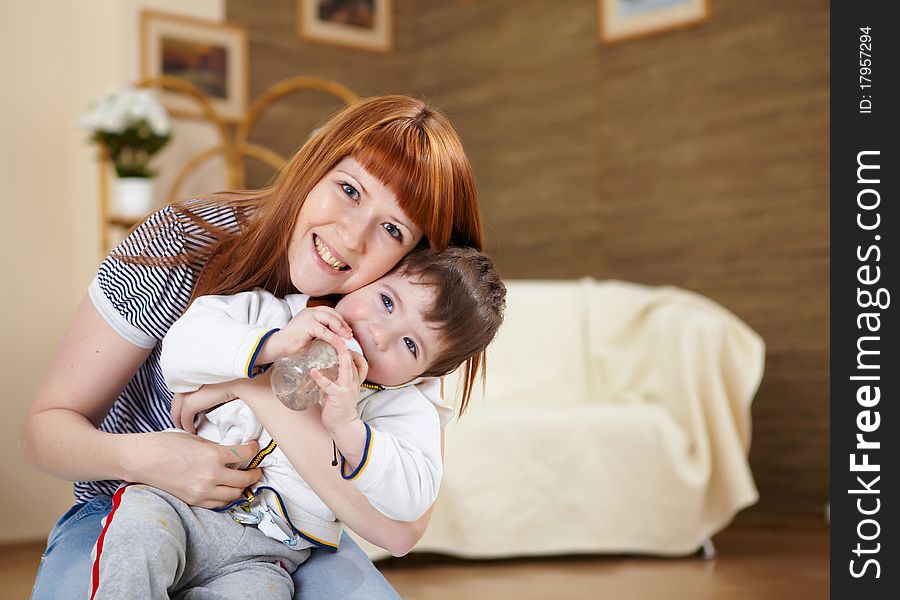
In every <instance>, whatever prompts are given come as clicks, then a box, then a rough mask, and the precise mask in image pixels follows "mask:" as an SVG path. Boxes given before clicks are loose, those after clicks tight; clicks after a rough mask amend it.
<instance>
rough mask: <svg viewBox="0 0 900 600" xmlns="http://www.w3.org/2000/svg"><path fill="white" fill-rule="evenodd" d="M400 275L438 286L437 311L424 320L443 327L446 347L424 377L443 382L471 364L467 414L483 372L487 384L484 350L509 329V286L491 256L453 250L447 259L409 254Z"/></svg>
mask: <svg viewBox="0 0 900 600" xmlns="http://www.w3.org/2000/svg"><path fill="white" fill-rule="evenodd" d="M394 272H395V273H400V274H404V275H411V276H413V277H416V278H418V279H419V284H421V285H429V286H434V289H435V300H434V305H433V306H432V307H431V308H430V309H429V310H428V311H427V312H426V313H425V315H424V318H425V320H426V321H428V322H429V323H435V324H436V325H437V327H438V329H439V331H440V332H441V335H442V336H443V343H444V346H443V350H442V351H441V353H440V354H439V355H438V357H437V358H436V359H435V360H434V361H433V362H432V363H431V365H430V366H429V367H428V369H427V370H426V371H425V372H424V373H422V375H423V376H426V377H441V376H443V375H447V374H448V373H452V372H453V371H455V370H456V369H457V368H459V366H460V365H462V364H463V363H466V368H465V373H464V376H463V381H464V384H463V394H462V400H461V402H460V406H459V414H462V413H463V412H464V411H465V410H466V406H467V405H468V403H469V398H470V396H471V395H472V385H473V383H474V381H475V377H476V376H477V375H478V372H479V370H480V371H481V379H482V384H483V383H484V378H485V361H484V359H483V357H484V350H485V348H487V346H488V344H490V343H491V341H492V340H493V339H494V335H496V333H497V329H498V328H499V327H500V324H501V323H503V310H504V309H505V308H506V286H505V285H503V281H501V279H500V275H499V274H498V273H497V271H496V270H495V269H494V262H493V261H492V260H491V258H490V257H489V256H488V255H486V254H484V253H483V252H479V251H478V250H476V249H475V248H469V247H462V246H451V247H449V248H447V249H446V250H444V251H443V252H441V253H434V252H432V251H431V249H430V248H428V247H427V246H421V247H419V248H417V249H415V250H413V251H412V252H410V253H409V254H407V255H406V256H405V257H404V258H403V259H402V260H401V261H400V262H399V263H398V264H397V266H396V267H394ZM470 359H472V360H470ZM467 361H468V362H467Z"/></svg>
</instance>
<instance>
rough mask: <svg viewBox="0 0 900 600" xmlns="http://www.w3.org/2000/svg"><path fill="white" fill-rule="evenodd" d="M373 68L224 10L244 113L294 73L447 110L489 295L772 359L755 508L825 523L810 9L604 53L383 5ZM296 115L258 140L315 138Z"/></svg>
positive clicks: (482, 3)
mask: <svg viewBox="0 0 900 600" xmlns="http://www.w3.org/2000/svg"><path fill="white" fill-rule="evenodd" d="M394 6H395V11H396V13H397V30H396V32H395V39H396V50H395V52H394V53H392V54H390V55H387V56H384V55H377V54H370V53H366V52H362V51H353V50H344V49H341V48H335V47H328V46H321V45H317V44H311V43H308V42H304V41H302V40H298V39H296V38H295V37H294V34H293V10H294V6H293V2H292V1H285V0H281V1H278V2H263V1H262V0H252V1H246V2H245V1H237V0H231V1H229V2H228V16H229V18H230V19H234V20H237V21H241V22H244V23H245V24H247V25H248V28H249V29H250V39H251V53H250V55H251V83H252V85H253V87H254V89H255V90H257V92H258V91H259V90H261V89H262V88H264V87H265V86H266V85H269V84H270V83H272V82H274V81H275V80H277V79H280V78H283V77H287V76H289V75H294V74H299V73H305V74H306V73H312V74H321V75H324V76H327V77H332V78H335V79H338V80H340V81H342V82H343V83H345V84H346V85H348V86H350V87H351V88H353V89H355V90H357V91H359V92H361V93H363V94H371V93H378V92H382V91H383V92H388V91H399V92H406V93H413V94H416V95H419V96H422V97H425V98H427V99H429V100H431V101H432V102H433V103H434V104H436V105H438V106H440V107H442V108H444V109H445V110H446V111H447V112H448V113H449V114H450V116H451V119H452V120H453V122H454V124H455V125H456V126H457V128H458V129H459V131H460V134H461V136H462V138H463V141H464V143H465V145H466V149H467V151H468V153H469V155H470V158H471V159H472V162H473V164H474V166H475V170H476V175H477V178H478V181H479V187H480V190H481V194H482V208H483V213H484V215H485V218H486V221H487V223H488V240H489V250H490V251H491V252H492V254H494V255H495V256H496V258H497V261H498V265H499V267H500V269H501V271H502V272H503V274H504V276H506V277H510V278H517V277H529V278H531V277H549V278H569V277H579V276H581V275H593V276H595V277H598V278H618V279H624V280H629V281H638V282H643V283H650V284H671V285H677V286H681V287H685V288H689V289H692V290H695V291H698V292H700V293H702V294H705V295H707V296H709V297H710V298H712V299H714V300H716V301H717V302H720V303H721V304H723V305H724V306H726V307H728V308H729V309H730V310H732V311H733V312H734V313H735V314H737V315H738V316H739V317H741V318H742V319H744V320H745V321H746V322H747V323H748V324H750V325H751V326H752V327H753V328H754V329H756V331H758V332H759V333H760V334H761V335H762V336H763V338H764V339H765V340H766V343H767V357H766V359H767V366H766V375H765V378H764V380H763V384H762V387H761V389H760V392H759V394H758V395H757V397H756V400H755V402H754V406H753V419H754V436H753V446H752V450H751V465H752V467H753V471H754V474H755V476H756V479H757V483H758V485H759V488H760V494H761V500H760V502H759V504H758V505H756V506H755V507H752V508H750V509H748V510H747V511H745V513H744V514H742V515H741V516H740V517H739V519H740V520H744V521H752V520H756V521H789V520H798V519H800V520H811V519H820V518H821V515H822V510H823V507H824V503H825V502H826V500H827V494H828V444H827V435H828V385H827V384H828V335H829V332H828V311H829V304H828V293H829V291H828V284H829V281H828V219H829V214H828V168H829V162H828V161H829V155H828V101H829V96H828V51H829V49H828V30H829V16H828V15H829V13H828V3H827V1H826V0H796V1H794V2H791V3H784V2H778V1H776V0H759V1H758V2H752V3H747V2H741V1H740V0H714V1H713V11H714V15H713V19H712V21H710V22H709V23H707V24H705V25H702V26H699V27H694V28H689V29H685V30H681V31H675V32H670V33H667V34H663V35H660V36H656V37H649V38H646V39H642V40H636V41H631V42H625V43H622V44H620V45H615V46H609V47H605V46H601V45H600V44H599V43H598V42H597V32H596V10H597V9H596V2H595V1H594V0H577V1H576V0H570V1H567V2H542V1H540V0H476V1H474V2H461V1H448V2H430V1H428V0H394ZM321 108H322V107H320V106H317V105H316V106H314V105H309V104H304V102H301V101H298V102H297V103H296V104H293V105H291V106H290V107H286V108H284V109H283V110H282V111H280V112H279V113H278V114H273V115H272V116H271V119H272V122H271V123H269V124H267V125H266V126H265V127H262V128H260V131H259V132H258V134H259V136H260V139H264V140H265V141H267V142H270V143H273V144H279V143H281V144H284V143H290V144H295V143H297V142H299V141H300V139H301V137H300V136H301V134H299V133H298V134H295V135H293V136H289V140H286V138H285V135H284V133H283V132H284V131H285V127H286V123H291V122H295V121H299V120H300V119H302V118H304V115H315V116H314V117H310V118H315V119H317V118H319V115H321V114H322V113H321V112H320V110H321Z"/></svg>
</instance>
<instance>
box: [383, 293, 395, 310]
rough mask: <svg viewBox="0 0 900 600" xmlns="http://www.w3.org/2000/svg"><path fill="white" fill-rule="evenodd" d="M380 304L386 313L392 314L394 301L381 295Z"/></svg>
mask: <svg viewBox="0 0 900 600" xmlns="http://www.w3.org/2000/svg"><path fill="white" fill-rule="evenodd" d="M381 303H382V304H384V307H385V308H386V309H387V311H388V312H394V301H393V300H391V297H390V296H385V295H384V294H382V295H381Z"/></svg>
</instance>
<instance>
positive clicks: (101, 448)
mask: <svg viewBox="0 0 900 600" xmlns="http://www.w3.org/2000/svg"><path fill="white" fill-rule="evenodd" d="M451 242H452V243H453V244H456V245H468V246H473V247H476V248H479V249H480V248H481V247H482V228H481V218H480V215H479V212H478V202H477V197H476V193H475V184H474V179H473V176H472V173H471V169H470V166H469V163H468V160H467V159H466V157H465V154H464V153H463V150H462V146H461V144H460V141H459V138H458V136H457V135H456V133H455V131H454V130H453V128H452V126H451V125H450V124H449V122H448V121H447V120H446V118H445V117H444V116H443V115H442V114H440V113H438V112H436V111H434V110H433V109H431V108H429V107H427V106H426V105H424V104H423V103H422V102H420V101H417V100H414V99H412V98H407V97H404V96H386V97H380V98H372V99H369V100H364V101H361V102H359V103H357V104H354V105H353V106H350V107H348V108H346V109H344V110H343V111H341V112H340V113H338V114H337V115H336V116H335V117H333V118H332V119H331V120H330V121H329V122H328V123H326V124H325V125H324V126H323V127H322V128H321V129H320V130H318V131H317V132H316V133H315V134H314V135H313V137H312V138H311V139H310V140H309V141H307V143H306V144H304V145H303V147H302V148H300V150H298V151H297V153H296V154H295V155H294V156H293V157H292V158H291V160H290V161H289V162H288V164H287V165H286V166H285V167H284V168H283V169H282V171H281V172H280V173H279V176H278V179H277V180H276V182H275V184H274V185H273V186H271V187H269V188H266V189H263V190H260V191H258V192H241V193H227V194H218V195H216V196H213V197H210V198H206V199H202V200H193V201H188V202H182V203H176V204H174V205H173V206H169V207H165V208H163V209H162V210H160V211H158V212H157V213H155V214H154V215H151V216H150V217H149V218H148V219H147V220H146V221H145V222H144V223H143V224H142V225H141V226H139V227H138V228H137V229H136V230H135V231H134V232H132V233H131V234H130V235H129V236H128V238H127V239H126V240H125V241H124V242H123V243H122V244H121V245H120V246H119V248H117V250H115V251H114V252H113V254H112V255H111V256H110V257H107V259H106V260H105V261H104V262H103V263H102V264H101V267H100V270H99V272H98V275H97V277H96V278H95V280H94V281H93V282H92V283H91V286H90V288H89V292H88V295H87V297H86V298H85V299H84V300H83V301H82V303H81V305H80V306H79V308H78V309H77V311H76V314H75V316H74V318H73V320H72V322H71V324H70V326H69V329H68V331H67V332H66V334H65V336H64V338H63V340H62V342H61V344H60V347H59V349H58V351H57V354H56V356H55V357H54V359H53V360H52V362H51V364H50V366H49V367H48V370H47V373H46V375H45V377H44V380H43V381H42V383H41V385H40V387H39V389H38V392H37V396H36V398H35V400H34V402H33V403H32V406H31V409H30V411H29V413H28V416H27V417H26V420H25V423H24V426H23V431H22V446H23V449H24V450H25V452H26V455H27V457H28V459H29V460H30V462H32V463H33V464H34V465H35V466H37V467H38V468H39V469H42V470H44V471H46V472H48V473H51V474H53V475H55V476H57V477H60V478H65V479H69V480H76V484H75V495H76V499H77V503H76V504H75V506H73V507H72V508H71V509H70V510H69V512H67V513H66V514H65V515H63V517H62V518H61V519H60V522H59V523H57V525H56V526H55V527H54V529H53V531H52V532H51V534H50V538H49V540H48V547H47V551H46V552H45V556H44V559H43V560H42V565H41V568H40V571H39V573H38V579H37V582H36V584H35V591H34V596H33V597H34V598H63V597H66V598H68V597H72V598H76V597H78V598H82V597H86V595H87V589H88V583H89V580H90V574H89V565H90V550H91V547H92V545H93V544H94V542H95V541H96V539H97V536H98V535H99V532H100V519H101V518H102V517H103V516H104V515H105V514H106V513H107V512H108V511H109V508H110V505H111V504H110V503H111V498H110V495H111V494H112V492H113V491H114V490H115V488H116V487H117V485H118V483H119V480H126V481H140V482H143V483H147V484H150V485H153V486H156V487H158V488H161V489H163V490H165V491H167V492H169V493H171V494H173V495H175V496H177V497H179V498H181V499H183V500H184V501H185V502H187V503H189V504H193V505H197V506H206V507H215V506H222V505H224V504H226V503H228V502H230V501H231V500H233V499H235V498H237V497H238V496H239V495H240V493H241V491H242V490H243V489H244V488H245V487H246V486H247V485H250V484H252V483H253V482H254V481H255V480H256V479H257V478H258V477H259V473H258V471H246V472H244V471H237V470H234V469H230V468H229V465H230V464H233V463H235V462H237V459H236V457H235V454H237V455H239V456H242V457H245V456H247V455H252V454H253V453H254V452H256V450H257V449H256V448H255V447H253V446H252V445H245V446H234V447H222V446H217V445H215V444H210V443H208V442H205V441H203V440H200V439H199V438H196V437H194V436H189V435H187V434H184V435H173V434H170V433H167V434H163V433H158V432H159V431H160V430H161V429H165V428H166V427H170V426H171V423H172V421H171V417H170V414H169V410H170V403H171V394H170V393H169V392H168V390H166V389H165V386H164V385H162V380H161V378H160V371H159V350H160V348H159V340H161V339H162V337H163V335H164V334H165V332H166V330H167V329H168V327H169V326H170V325H171V324H172V322H173V321H174V320H175V319H176V318H177V317H178V316H180V315H181V313H182V312H183V311H184V310H185V309H186V308H187V305H188V304H189V302H190V300H191V299H193V298H195V297H197V296H200V295H205V294H233V293H236V292H241V291H246V290H250V289H252V288H253V287H262V288H265V289H266V290H268V291H270V292H272V293H273V294H276V295H278V296H282V295H284V294H286V293H290V292H294V291H301V292H303V293H306V294H310V295H312V296H322V295H327V294H341V293H346V292H349V291H352V290H355V289H358V288H360V287H362V286H363V285H366V284H368V283H370V282H372V281H374V280H375V279H377V278H379V277H381V276H382V275H383V274H385V273H386V272H387V271H388V270H390V269H391V267H393V266H394V265H395V264H396V263H397V261H398V260H399V259H400V258H401V257H402V256H404V255H405V254H406V253H407V252H409V251H410V250H412V249H413V248H414V247H416V246H417V245H418V244H420V243H428V244H430V245H431V247H432V248H433V249H435V250H437V251H440V250H443V249H444V248H445V247H446V246H447V245H448V244H449V243H451ZM480 358H481V357H478V359H476V360H474V361H471V362H470V364H467V367H466V376H467V383H468V385H471V383H472V380H473V379H474V374H475V372H476V370H477V367H478V363H480ZM263 410H264V409H263ZM260 418H261V420H262V421H263V422H264V424H266V425H267V426H269V423H267V422H266V421H268V420H269V419H270V417H268V416H260ZM273 435H274V437H275V439H276V440H277V441H278V443H279V445H280V446H281V447H282V448H283V449H284V450H285V452H286V453H287V454H288V456H290V457H291V459H292V462H293V463H294V467H295V468H296V469H297V470H298V472H300V474H301V475H302V476H303V477H304V479H305V480H306V481H307V482H308V483H309V484H310V485H311V486H312V487H313V489H314V490H315V492H316V493H317V494H318V495H319V496H320V497H322V498H323V499H324V500H325V501H326V503H328V504H329V506H330V507H331V508H332V510H333V511H334V512H335V514H337V516H338V517H339V518H340V519H341V520H342V521H343V522H344V523H346V524H347V525H348V526H350V527H351V528H352V529H354V530H355V531H357V532H358V533H359V534H360V535H362V536H363V537H365V538H367V539H369V540H370V541H372V542H373V543H375V544H377V545H379V546H381V547H383V548H385V549H387V550H388V551H390V552H391V553H393V554H395V555H401V554H404V553H406V552H408V551H409V549H410V548H411V547H412V546H413V545H414V544H415V542H416V541H418V539H419V538H420V537H421V535H422V533H423V532H424V530H425V527H426V525H427V523H428V519H429V517H430V513H429V514H426V515H425V516H424V517H423V518H422V519H420V520H419V521H418V522H416V523H400V522H395V521H391V520H389V519H387V518H386V517H384V516H383V515H381V514H380V513H379V512H378V511H376V510H375V509H374V508H372V507H371V506H370V505H369V504H368V502H366V501H365V498H363V497H362V495H361V494H359V493H358V492H356V490H355V489H354V488H353V487H352V486H349V485H346V482H343V481H342V480H341V478H340V477H336V476H335V475H336V474H335V471H334V469H333V467H332V466H331V456H330V452H331V443H330V441H328V438H327V436H326V435H325V434H324V430H323V429H322V427H321V423H316V422H315V421H314V419H310V418H298V419H296V420H295V421H294V422H292V423H291V429H290V430H289V431H288V430H283V433H281V434H279V435H276V434H275V433H274V432H273ZM295 580H296V581H297V589H298V598H326V599H327V598H357V597H358V598H393V597H396V594H395V592H394V591H393V590H392V589H391V587H390V585H388V584H387V582H386V581H385V580H384V579H383V578H382V577H381V575H380V574H379V573H378V571H377V570H376V569H375V568H374V566H373V565H372V563H371V562H370V561H368V559H367V558H366V557H365V555H364V554H363V553H362V552H361V550H360V549H359V548H358V547H357V546H356V545H355V544H353V542H352V541H351V540H350V539H349V538H348V537H347V536H346V534H345V535H344V537H343V539H342V543H341V550H340V551H339V552H338V553H336V554H332V555H327V556H326V555H324V554H320V555H319V556H317V557H315V558H312V559H310V560H309V561H307V562H306V563H305V564H304V565H303V566H301V567H300V569H298V571H297V573H296V575H295Z"/></svg>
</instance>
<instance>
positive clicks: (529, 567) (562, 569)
mask: <svg viewBox="0 0 900 600" xmlns="http://www.w3.org/2000/svg"><path fill="white" fill-rule="evenodd" d="M714 541H715V545H716V549H717V550H718V557H717V558H715V559H713V560H709V561H704V560H700V559H699V558H682V559H655V558H637V557H621V556H619V557H599V556H587V557H586V556H572V557H557V558H542V559H521V560H499V561H463V560H458V559H451V558H446V557H438V556H433V555H428V556H420V555H412V556H410V557H407V558H404V559H393V560H390V561H386V562H381V563H378V566H379V568H381V570H382V572H383V573H384V574H385V577H387V579H388V580H389V581H390V582H391V584H392V585H393V586H394V587H395V588H396V589H397V591H398V592H399V593H400V595H401V596H403V598H405V599H407V600H469V599H472V600H478V599H482V598H483V599H491V600H507V599H509V600H512V599H516V600H530V599H534V600H538V599H540V600H545V599H548V598H554V599H555V598H560V599H563V598H565V599H569V598H571V599H576V600H577V599H594V598H598V599H604V600H619V599H624V600H645V599H646V600H656V599H660V600H682V599H684V600H780V599H785V600H787V599H790V600H803V599H806V598H809V599H815V600H822V599H824V598H828V597H829V595H828V582H829V577H828V531H827V529H825V528H824V527H818V528H799V529H775V528H749V527H746V526H744V527H732V528H730V529H728V530H727V531H725V532H723V533H722V534H720V535H718V536H716V538H715V540H714ZM42 549H43V548H42V547H41V544H21V545H17V546H0V581H3V586H2V588H0V598H3V599H6V598H9V599H24V598H28V593H29V590H30V589H31V582H32V580H33V578H34V573H35V571H36V570H37V565H38V562H39V560H40V554H41V551H42Z"/></svg>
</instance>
